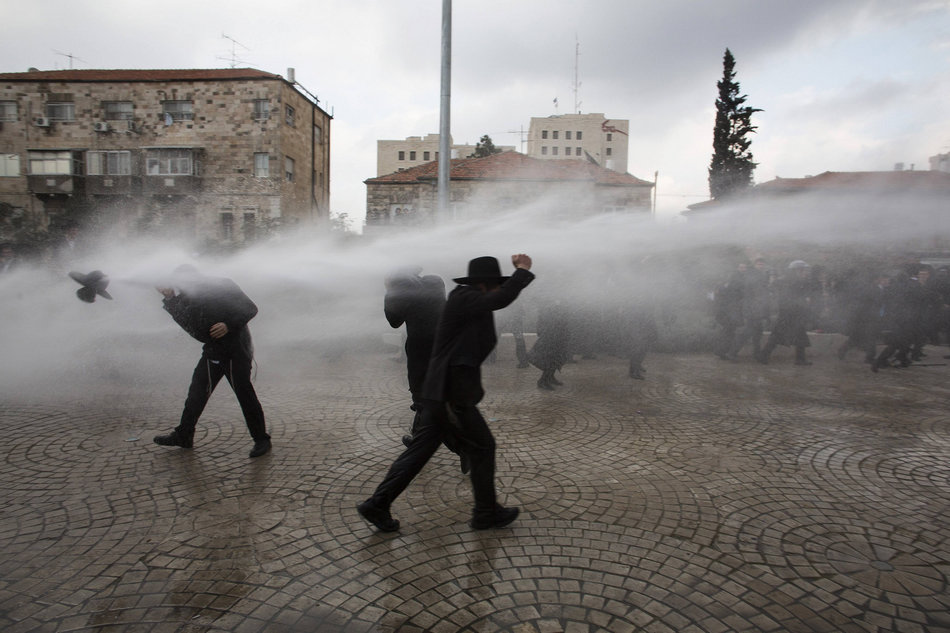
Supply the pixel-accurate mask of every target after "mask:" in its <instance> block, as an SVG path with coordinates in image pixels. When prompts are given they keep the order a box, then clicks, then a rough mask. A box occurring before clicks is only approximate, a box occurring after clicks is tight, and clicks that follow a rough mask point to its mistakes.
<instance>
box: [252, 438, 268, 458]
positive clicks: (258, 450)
mask: <svg viewBox="0 0 950 633" xmlns="http://www.w3.org/2000/svg"><path fill="white" fill-rule="evenodd" d="M269 452H270V439H266V440H261V441H260V442H254V448H252V449H251V452H250V453H249V456H250V457H260V456H261V455H266V454H267V453H269Z"/></svg>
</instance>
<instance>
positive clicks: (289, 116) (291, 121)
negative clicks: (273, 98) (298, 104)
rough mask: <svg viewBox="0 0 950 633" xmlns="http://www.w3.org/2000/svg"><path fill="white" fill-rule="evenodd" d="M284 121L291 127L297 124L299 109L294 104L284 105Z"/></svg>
mask: <svg viewBox="0 0 950 633" xmlns="http://www.w3.org/2000/svg"><path fill="white" fill-rule="evenodd" d="M284 123H286V124H287V125H289V126H290V127H296V126H297V111H296V110H294V108H293V106H284Z"/></svg>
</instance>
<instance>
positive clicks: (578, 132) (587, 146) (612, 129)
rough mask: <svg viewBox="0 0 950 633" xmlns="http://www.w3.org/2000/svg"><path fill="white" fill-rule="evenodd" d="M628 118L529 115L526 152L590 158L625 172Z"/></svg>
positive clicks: (535, 155) (548, 156)
mask: <svg viewBox="0 0 950 633" xmlns="http://www.w3.org/2000/svg"><path fill="white" fill-rule="evenodd" d="M629 130H630V121H627V120H624V119H608V118H606V117H605V116H604V115H603V114H598V113H592V114H560V115H555V116H549V117H532V118H531V124H530V126H529V127H528V147H527V152H526V153H527V154H528V156H531V157H533V158H541V159H550V160H578V159H580V160H592V161H594V162H595V163H596V164H598V165H600V166H601V167H606V168H607V169H611V170H613V171H618V172H620V173H626V171H627V152H628V145H629V143H628V140H629Z"/></svg>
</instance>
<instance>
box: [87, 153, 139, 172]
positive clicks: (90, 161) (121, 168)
mask: <svg viewBox="0 0 950 633" xmlns="http://www.w3.org/2000/svg"><path fill="white" fill-rule="evenodd" d="M86 173H87V174H88V175H90V176H131V175H132V152H128V151H115V152H101V151H91V152H86Z"/></svg>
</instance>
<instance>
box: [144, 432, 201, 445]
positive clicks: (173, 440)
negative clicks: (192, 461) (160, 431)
mask: <svg viewBox="0 0 950 633" xmlns="http://www.w3.org/2000/svg"><path fill="white" fill-rule="evenodd" d="M152 441H153V442H155V443H156V444H158V445H159V446H180V447H182V448H191V447H192V446H194V442H193V441H192V439H191V438H190V437H189V438H187V439H186V438H184V437H182V436H180V435H179V434H178V431H172V432H171V433H169V434H168V435H156V436H155V437H153V438H152Z"/></svg>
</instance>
